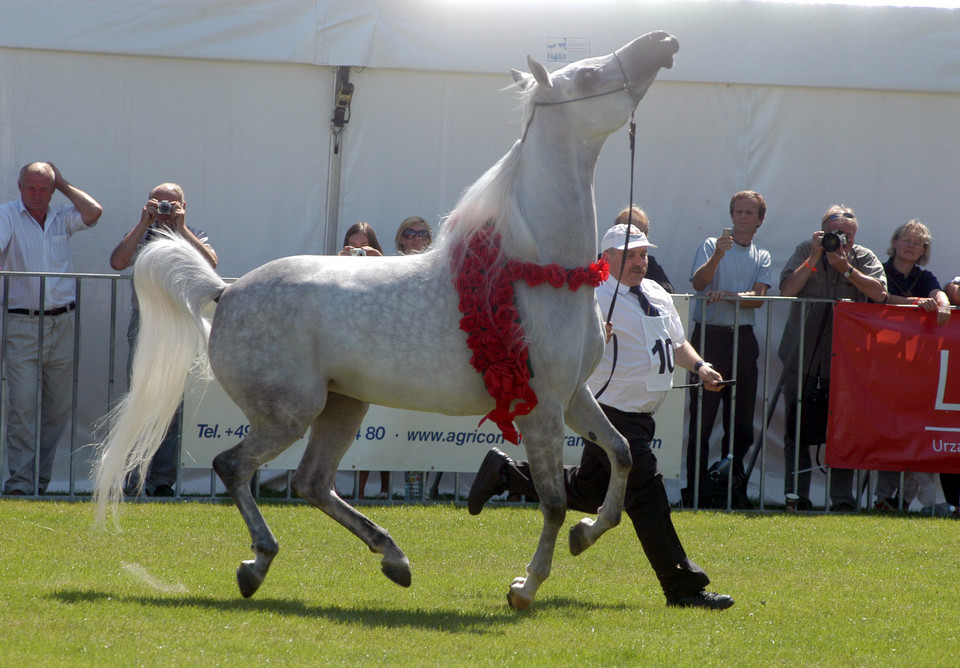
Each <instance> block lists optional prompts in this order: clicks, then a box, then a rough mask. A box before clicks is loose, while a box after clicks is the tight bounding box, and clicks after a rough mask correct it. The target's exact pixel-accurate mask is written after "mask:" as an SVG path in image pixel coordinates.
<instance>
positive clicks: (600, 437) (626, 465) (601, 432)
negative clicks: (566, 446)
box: [566, 386, 632, 555]
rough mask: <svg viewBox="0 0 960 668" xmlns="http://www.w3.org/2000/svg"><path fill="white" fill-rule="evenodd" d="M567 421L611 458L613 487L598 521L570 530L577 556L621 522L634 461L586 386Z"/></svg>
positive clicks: (582, 389) (569, 410) (578, 394)
mask: <svg viewBox="0 0 960 668" xmlns="http://www.w3.org/2000/svg"><path fill="white" fill-rule="evenodd" d="M566 420H567V424H568V425H569V426H570V428H571V429H573V430H574V431H575V432H577V433H578V434H580V435H581V436H582V437H583V438H586V439H588V440H590V441H593V442H594V443H596V444H597V445H599V446H600V447H601V448H603V450H604V452H606V453H607V457H608V458H609V459H610V484H609V486H608V487H607V494H606V496H605V497H604V499H603V505H602V506H600V510H599V512H598V513H597V519H596V521H594V520H592V519H590V518H589V517H585V518H583V519H582V520H580V522H578V523H577V524H575V525H573V527H571V528H570V552H571V553H572V554H574V555H577V554H580V553H581V552H583V551H584V550H586V549H587V548H588V547H590V546H591V545H593V544H594V543H595V542H597V539H598V538H599V537H600V536H601V535H603V534H604V533H605V532H606V531H607V530H609V529H612V528H613V527H615V526H617V525H618V524H619V523H620V514H621V512H622V511H623V498H624V495H625V493H626V490H627V476H628V475H629V473H630V467H631V465H632V462H631V458H630V445H629V444H628V443H627V440H626V439H625V438H624V437H623V436H621V435H620V432H618V431H617V430H616V429H615V428H614V427H613V425H612V424H610V420H608V419H607V416H606V415H604V414H603V411H602V410H601V409H600V406H599V404H597V401H596V399H594V398H593V395H592V394H590V391H589V390H588V389H587V387H586V386H583V387H581V388H580V391H579V392H577V394H576V396H574V398H573V400H572V401H571V402H570V405H569V406H568V407H567V412H566Z"/></svg>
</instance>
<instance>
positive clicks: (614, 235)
mask: <svg viewBox="0 0 960 668" xmlns="http://www.w3.org/2000/svg"><path fill="white" fill-rule="evenodd" d="M629 241H630V243H629V245H628V244H627V225H626V223H620V224H619V225H614V226H613V227H611V228H610V229H609V230H607V233H606V234H604V235H603V241H601V242H600V250H601V251H605V250H607V249H609V248H612V249H614V250H623V249H624V247H627V248H656V246H654V245H653V244H652V243H650V242H649V241H648V240H647V235H646V234H644V233H643V232H641V231H640V228H639V227H637V226H636V225H631V226H630V239H629Z"/></svg>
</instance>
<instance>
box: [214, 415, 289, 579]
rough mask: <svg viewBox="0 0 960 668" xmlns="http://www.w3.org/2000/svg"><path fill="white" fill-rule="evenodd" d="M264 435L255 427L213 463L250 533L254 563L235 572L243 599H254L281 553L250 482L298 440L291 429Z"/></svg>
mask: <svg viewBox="0 0 960 668" xmlns="http://www.w3.org/2000/svg"><path fill="white" fill-rule="evenodd" d="M263 432H264V430H258V429H257V428H256V427H255V426H253V427H251V429H250V432H249V433H248V434H247V437H246V438H244V439H243V440H242V441H240V442H239V443H238V444H237V445H235V446H234V447H232V448H230V449H229V450H225V451H224V452H221V453H220V454H219V455H217V456H216V457H214V459H213V469H214V470H215V471H216V472H217V475H218V476H220V480H221V481H223V484H224V486H225V487H226V488H227V492H228V493H229V494H230V497H231V498H232V499H233V502H234V503H235V504H237V510H239V511H240V515H241V516H242V517H243V521H244V522H245V523H246V525H247V529H248V530H249V531H250V539H251V541H252V543H251V546H250V547H251V549H252V550H253V554H254V559H251V560H248V561H244V562H242V563H241V564H240V567H239V568H237V586H238V587H239V588H240V593H241V594H242V595H243V596H244V598H249V597H250V596H253V594H254V592H256V591H257V589H258V588H259V587H260V585H261V583H262V582H263V579H264V578H265V577H266V576H267V571H268V570H269V569H270V563H271V562H272V561H273V558H274V557H275V556H276V554H277V551H278V550H279V549H280V545H279V544H278V543H277V539H276V538H275V537H274V535H273V532H272V531H270V527H269V526H267V522H266V520H264V518H263V515H262V514H261V512H260V508H258V507H257V502H256V501H255V500H254V498H253V493H252V492H251V490H250V480H251V479H252V478H253V474H254V472H255V471H256V470H257V468H259V467H260V466H261V465H262V464H264V463H265V462H268V461H270V460H271V459H273V458H274V457H276V456H277V455H278V454H280V453H281V452H282V451H283V450H285V449H286V448H288V447H289V446H290V444H291V443H293V442H294V441H295V440H296V439H297V438H298V437H299V434H298V433H296V430H290V429H287V430H284V431H283V433H275V434H271V435H270V437H268V436H265V435H264V433H263Z"/></svg>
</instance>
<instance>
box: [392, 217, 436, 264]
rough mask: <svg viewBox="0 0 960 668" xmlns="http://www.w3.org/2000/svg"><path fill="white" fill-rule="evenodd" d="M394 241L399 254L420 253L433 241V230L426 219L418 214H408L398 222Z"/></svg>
mask: <svg viewBox="0 0 960 668" xmlns="http://www.w3.org/2000/svg"><path fill="white" fill-rule="evenodd" d="M394 241H395V242H396V244H397V252H398V253H400V255H410V254H412V253H422V252H423V251H425V250H426V249H427V246H429V245H430V242H431V241H433V231H432V230H431V229H430V225H429V224H428V223H427V221H425V220H424V219H423V218H421V217H420V216H410V217H409V218H404V219H403V222H401V223H400V227H399V229H397V236H396V238H395V239H394Z"/></svg>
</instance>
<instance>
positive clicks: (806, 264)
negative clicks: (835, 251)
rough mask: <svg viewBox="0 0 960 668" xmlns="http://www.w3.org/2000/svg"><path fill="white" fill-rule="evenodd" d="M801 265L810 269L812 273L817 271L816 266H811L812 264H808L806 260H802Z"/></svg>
mask: <svg viewBox="0 0 960 668" xmlns="http://www.w3.org/2000/svg"><path fill="white" fill-rule="evenodd" d="M803 266H804V267H806V268H807V269H809V270H810V271H812V272H813V273H817V268H816V267H814V266H813V265H812V264H810V263H809V262H807V261H806V260H804V261H803Z"/></svg>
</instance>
